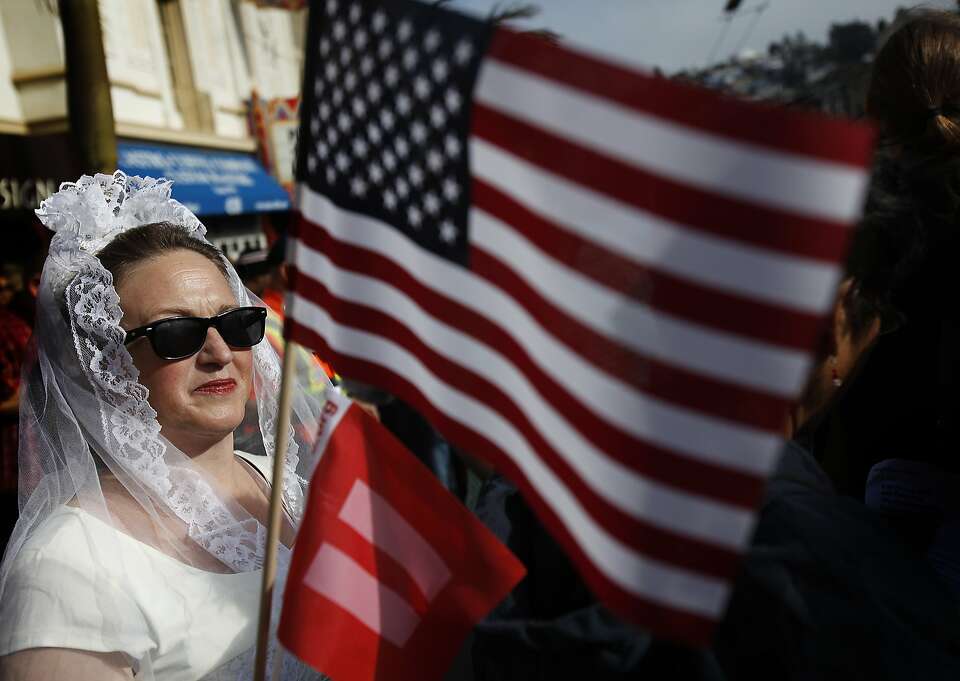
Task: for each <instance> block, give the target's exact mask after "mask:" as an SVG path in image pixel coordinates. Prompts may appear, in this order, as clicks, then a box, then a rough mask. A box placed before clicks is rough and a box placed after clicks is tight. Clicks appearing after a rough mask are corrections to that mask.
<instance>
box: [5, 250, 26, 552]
mask: <svg viewBox="0 0 960 681" xmlns="http://www.w3.org/2000/svg"><path fill="white" fill-rule="evenodd" d="M16 275H19V272H17V271H16V269H15V268H13V267H12V266H9V265H6V266H3V267H0V551H2V550H3V547H4V546H6V542H7V538H8V537H9V536H10V533H11V532H12V531H13V526H14V523H15V522H16V518H17V442H18V439H19V437H18V429H17V419H18V417H19V408H20V399H19V387H20V368H21V366H22V364H23V360H24V355H25V353H26V350H27V343H28V341H29V339H30V327H29V326H28V325H27V323H26V322H25V321H24V320H22V319H21V318H20V316H19V315H17V314H16V313H15V312H14V311H13V310H12V309H11V305H12V303H13V302H14V300H15V296H16V293H17V279H16Z"/></svg>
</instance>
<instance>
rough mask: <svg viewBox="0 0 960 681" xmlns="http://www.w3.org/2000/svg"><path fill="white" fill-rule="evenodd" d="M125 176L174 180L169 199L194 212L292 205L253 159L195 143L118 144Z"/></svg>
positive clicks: (261, 210) (229, 212)
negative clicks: (198, 145)
mask: <svg viewBox="0 0 960 681" xmlns="http://www.w3.org/2000/svg"><path fill="white" fill-rule="evenodd" d="M117 158H118V160H119V165H120V169H121V170H123V171H124V172H125V173H127V174H128V175H141V176H149V177H165V178H167V179H169V180H173V198H175V199H177V200H178V201H180V202H181V203H183V204H184V205H185V206H187V207H188V208H189V209H190V210H192V211H193V212H194V213H196V214H197V215H237V214H240V213H264V212H270V211H283V210H288V209H289V208H290V198H289V196H287V193H286V192H285V191H284V190H283V188H282V187H281V186H280V185H278V184H277V181H276V180H274V179H273V178H272V177H271V176H270V175H269V174H268V173H267V172H266V170H265V169H264V168H263V166H262V165H260V163H259V162H258V161H257V160H256V159H255V158H254V157H253V156H248V155H247V154H240V153H234V152H226V151H210V150H207V149H197V148H194V147H180V146H172V145H169V146H165V145H158V144H140V143H136V142H126V141H124V142H120V143H119V144H118V145H117Z"/></svg>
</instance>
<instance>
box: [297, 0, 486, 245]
mask: <svg viewBox="0 0 960 681" xmlns="http://www.w3.org/2000/svg"><path fill="white" fill-rule="evenodd" d="M321 7H322V9H323V16H324V21H323V22H322V23H321V24H320V28H319V31H318V32H317V35H315V36H312V38H311V41H310V50H311V55H310V58H311V59H313V60H315V61H314V63H313V64H312V67H311V66H308V73H312V74H314V78H313V84H312V88H309V89H308V90H307V91H306V92H305V98H304V114H303V116H302V120H303V121H304V123H303V126H304V127H303V129H302V130H301V144H300V161H301V163H300V168H299V170H300V179H301V180H303V181H305V182H306V183H307V184H308V185H309V186H310V187H311V188H312V189H314V190H315V191H317V192H320V193H322V194H324V195H325V196H327V197H328V198H330V199H331V200H333V201H334V202H335V203H337V204H338V205H340V206H341V207H343V208H347V209H349V210H354V211H358V212H362V213H365V214H367V215H369V216H371V217H375V218H378V219H380V220H382V221H383V222H385V223H387V224H390V225H392V226H393V227H395V228H396V229H398V230H400V231H402V232H403V233H405V234H406V235H407V236H409V237H410V238H411V239H413V240H414V241H416V242H417V243H418V244H419V245H420V246H422V247H424V248H426V249H428V250H430V251H432V252H434V253H436V254H438V255H442V256H444V257H446V258H449V259H452V260H455V261H458V262H461V263H464V264H465V263H466V261H467V256H468V249H467V210H468V207H469V205H470V168H469V162H468V145H467V136H468V133H469V125H470V100H471V93H472V90H473V86H474V84H475V81H476V77H477V71H478V68H479V64H480V60H481V57H482V55H483V52H484V50H485V48H486V45H487V41H488V36H489V27H488V26H487V25H486V24H483V23H481V22H478V21H474V20H472V19H469V18H466V17H460V16H456V15H451V14H449V13H443V12H437V11H434V10H433V9H432V8H430V7H427V6H425V5H422V4H420V3H414V2H396V3H390V4H389V6H387V7H375V8H374V7H370V6H368V5H364V4H363V3H360V2H343V1H342V0H328V1H326V2H323V3H322V4H321Z"/></svg>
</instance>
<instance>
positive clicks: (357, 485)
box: [303, 478, 451, 647]
mask: <svg viewBox="0 0 960 681" xmlns="http://www.w3.org/2000/svg"><path fill="white" fill-rule="evenodd" d="M338 517H339V519H340V520H341V521H343V522H344V523H345V524H346V525H348V526H349V527H351V528H352V529H354V530H355V531H356V532H357V533H358V534H359V535H360V536H361V537H363V538H364V539H366V540H367V541H368V542H369V543H370V544H372V545H373V546H374V547H375V548H377V549H379V550H380V551H382V552H383V553H385V554H387V555H388V556H390V557H391V558H393V559H394V560H395V561H396V562H397V564H399V565H401V566H403V568H404V570H405V571H406V572H407V574H408V576H409V577H410V579H411V580H413V582H414V583H415V584H416V585H417V587H418V588H419V589H420V592H421V593H422V594H423V595H424V597H425V598H426V600H427V602H430V601H432V600H433V599H434V598H435V597H436V595H437V594H438V593H439V592H440V591H441V589H443V587H444V586H446V585H447V583H448V582H449V581H450V579H451V572H450V569H449V567H448V566H447V564H446V563H445V562H444V561H443V559H442V558H441V557H440V555H439V554H438V553H437V552H436V551H435V550H434V548H433V546H431V545H430V543H429V542H428V541H427V540H426V539H424V538H423V536H422V535H421V534H420V533H419V532H417V531H416V530H415V529H414V528H413V526H412V525H411V524H410V523H409V522H407V520H406V519H405V518H404V517H403V516H402V515H401V514H400V513H399V512H398V511H397V510H396V509H395V508H394V507H393V506H391V505H390V503H389V502H388V501H387V500H386V499H384V498H383V497H382V496H380V495H379V494H377V493H376V492H374V491H373V490H372V489H370V487H368V486H367V484H366V483H365V482H364V481H363V480H360V479H359V478H358V479H357V480H356V481H355V482H354V483H353V487H352V488H351V490H350V493H349V494H348V495H347V498H346V500H345V501H344V503H343V506H342V507H341V508H340V512H339V514H338ZM303 583H304V584H305V585H306V586H307V587H308V588H310V589H312V590H313V591H315V592H317V593H318V594H320V595H322V596H324V597H325V598H328V599H329V600H330V601H332V602H333V603H336V604H337V605H338V606H340V607H341V608H343V609H344V610H346V611H347V612H348V613H350V614H351V615H353V616H354V617H356V618H357V620H359V621H360V622H362V623H363V624H364V625H365V626H366V627H367V628H369V629H370V630H371V631H373V632H374V633H375V634H377V635H379V636H381V637H383V638H384V639H386V640H387V641H390V642H391V643H393V644H394V645H396V646H397V647H403V646H404V644H406V642H407V640H408V639H409V638H410V636H411V635H412V634H413V632H414V631H415V630H416V628H417V625H418V624H419V623H420V615H419V614H418V613H417V611H416V610H415V609H414V607H413V605H412V604H411V603H409V602H408V601H407V600H406V599H405V598H404V597H403V596H402V595H400V594H399V593H397V592H396V591H394V590H393V589H391V588H390V587H389V586H387V585H386V584H383V583H382V582H381V581H380V580H379V579H378V578H377V577H376V575H373V574H371V573H370V572H369V571H368V570H367V569H366V568H365V567H363V566H362V565H361V564H360V563H358V562H357V561H356V560H354V559H353V558H351V557H350V556H349V555H348V554H346V553H344V552H343V551H342V550H340V549H339V548H338V547H336V546H334V545H333V544H330V543H327V542H324V543H323V544H322V545H321V546H320V550H319V551H317V555H316V557H315V558H314V559H313V561H312V563H311V564H310V567H309V568H308V569H307V571H306V573H305V575H304V579H303ZM344 584H349V585H350V588H349V589H344V588H343V586H344Z"/></svg>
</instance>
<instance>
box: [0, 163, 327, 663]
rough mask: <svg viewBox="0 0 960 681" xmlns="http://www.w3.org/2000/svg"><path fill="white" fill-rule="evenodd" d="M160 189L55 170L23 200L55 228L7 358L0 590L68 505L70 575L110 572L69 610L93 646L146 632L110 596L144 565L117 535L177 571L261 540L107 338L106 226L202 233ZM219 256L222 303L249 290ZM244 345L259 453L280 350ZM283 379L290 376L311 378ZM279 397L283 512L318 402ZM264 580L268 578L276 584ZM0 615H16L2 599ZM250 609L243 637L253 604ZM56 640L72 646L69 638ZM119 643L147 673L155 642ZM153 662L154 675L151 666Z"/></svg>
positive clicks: (121, 595)
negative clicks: (12, 397) (21, 339)
mask: <svg viewBox="0 0 960 681" xmlns="http://www.w3.org/2000/svg"><path fill="white" fill-rule="evenodd" d="M170 192H171V183H170V182H168V181H166V180H163V179H160V180H157V179H152V178H139V177H127V176H125V175H124V174H123V173H121V172H117V173H115V174H114V175H113V176H109V175H96V176H95V177H90V176H83V177H82V178H80V180H79V181H78V182H76V183H65V184H63V185H62V186H61V187H60V190H59V191H58V192H57V193H56V194H54V195H53V196H51V197H50V198H49V199H47V200H46V201H44V202H43V204H42V206H41V208H40V209H39V210H38V211H37V214H38V216H39V217H40V220H41V221H42V222H43V223H44V224H45V225H46V226H47V227H48V228H50V229H51V230H53V231H54V232H55V234H54V236H53V239H52V241H51V244H50V251H49V255H48V257H47V260H46V263H45V265H44V269H43V275H42V280H41V285H40V291H39V295H38V301H37V316H36V326H35V329H34V335H33V338H32V340H31V346H30V350H29V352H28V358H27V360H26V362H25V365H24V369H23V380H22V388H21V391H22V392H21V407H20V451H19V475H20V482H19V508H20V517H19V520H18V522H17V525H16V529H15V530H14V533H13V536H12V538H11V540H10V543H9V545H8V548H7V551H6V553H5V556H4V560H3V564H2V567H0V603H9V602H12V601H14V600H16V594H15V593H14V589H15V586H16V584H18V583H19V582H18V581H17V579H18V576H17V574H18V573H17V570H21V571H22V570H23V566H24V564H25V561H26V560H27V557H28V556H30V557H31V560H38V558H36V556H37V555H39V556H43V555H44V554H43V551H44V543H45V542H47V541H48V540H49V538H48V536H47V535H48V534H49V533H50V531H51V530H49V525H48V522H49V521H50V519H51V518H53V517H55V516H56V517H59V515H58V514H62V513H63V512H64V507H68V509H69V511H70V512H72V513H78V512H79V513H82V514H84V515H83V518H84V522H83V523H80V524H79V525H76V526H77V527H81V528H86V529H84V531H83V532H82V534H83V536H82V537H78V538H71V541H72V542H74V543H73V544H70V545H71V546H73V545H77V546H79V547H80V548H78V556H77V558H78V565H79V564H82V565H85V566H89V565H93V566H94V570H93V572H94V573H95V574H93V575H88V576H86V577H84V578H89V579H90V580H93V581H94V582H96V581H97V580H109V582H110V583H109V587H110V588H99V587H98V588H94V589H93V590H92V593H93V596H91V598H93V599H94V601H95V603H94V604H93V605H92V606H91V604H90V603H88V602H86V601H84V603H85V605H84V607H86V608H90V607H93V608H94V609H95V610H96V611H97V612H95V613H84V614H83V616H84V617H86V618H87V619H93V620H94V621H95V622H97V623H99V625H100V627H101V631H100V632H97V634H98V636H99V638H98V639H97V640H98V641H101V643H100V644H99V645H101V646H102V647H106V648H107V649H109V644H108V643H103V641H114V640H120V639H123V636H121V635H120V634H121V633H124V632H127V631H129V630H131V629H136V630H139V629H143V630H144V631H147V632H149V631H150V628H151V627H154V626H156V623H154V622H139V621H130V620H131V618H133V619H136V617H137V615H136V609H135V608H134V609H131V608H130V607H129V605H128V604H127V603H126V602H121V601H125V599H127V598H128V597H129V594H131V593H136V592H137V590H138V589H142V588H143V584H144V580H145V577H144V575H143V574H140V573H138V572H137V570H138V569H139V564H136V561H135V560H129V559H128V556H129V555H130V551H129V547H130V543H129V540H130V538H133V539H135V540H137V542H139V543H140V544H135V545H134V546H139V545H146V546H147V547H149V549H144V550H146V551H147V552H148V553H149V552H151V551H160V552H161V553H163V554H166V555H165V558H172V559H174V560H176V561H179V562H180V563H182V564H183V566H184V568H185V569H187V570H204V571H207V572H212V573H251V572H253V571H258V569H259V568H260V566H261V565H262V561H263V550H264V549H263V547H264V545H265V543H266V542H265V539H266V530H265V527H264V525H263V524H262V523H261V522H259V520H258V519H257V518H255V517H253V516H252V515H251V514H250V513H249V512H248V511H246V510H245V509H244V507H243V506H241V505H240V504H239V503H238V502H237V501H236V500H233V499H230V498H225V495H223V494H220V493H218V490H217V489H216V487H215V484H214V483H213V482H212V481H211V480H209V479H208V478H207V477H206V476H205V475H204V474H203V472H202V471H201V470H200V469H199V468H198V467H197V466H195V465H194V464H193V462H192V461H191V459H190V457H188V456H187V455H186V454H184V453H183V452H182V451H180V450H179V449H177V448H176V447H175V446H174V445H172V444H171V443H170V442H169V441H168V440H167V439H166V438H164V437H163V435H162V434H161V432H160V425H159V424H158V422H157V418H156V412H155V411H154V410H153V408H151V406H150V403H149V395H148V391H147V389H146V388H145V387H144V386H143V385H141V384H140V383H139V382H138V371H137V368H136V367H135V366H134V364H133V360H132V359H131V356H130V354H129V353H128V352H127V350H126V348H125V346H124V343H123V340H124V335H125V332H124V331H123V329H121V327H120V324H119V322H120V318H121V316H122V313H121V309H120V301H119V299H118V297H117V293H116V290H115V289H114V286H113V279H112V276H111V274H110V273H109V272H108V271H107V270H106V269H104V267H103V266H102V265H101V263H100V261H99V260H98V259H97V257H96V253H97V252H98V251H99V250H100V249H101V248H102V247H103V246H105V245H106V244H107V243H108V242H109V241H110V240H111V239H113V238H114V237H115V236H117V235H118V234H120V233H122V232H124V231H126V230H129V229H131V228H133V227H137V226H140V225H144V224H150V223H156V222H167V223H171V224H173V225H177V226H179V227H182V229H183V230H184V231H186V232H187V233H188V234H189V235H190V236H191V237H193V238H196V239H198V240H201V241H206V239H205V236H204V235H205V232H206V230H205V228H204V226H203V225H202V224H201V223H200V221H199V220H198V219H197V218H196V216H194V215H193V214H192V213H191V212H190V211H189V210H187V209H186V208H185V207H184V206H183V205H181V204H180V203H178V202H177V201H175V200H173V199H171V198H170ZM224 262H226V259H224ZM227 268H228V273H229V279H230V284H231V288H232V290H233V291H234V294H235V295H236V299H237V304H238V305H262V303H261V302H260V301H259V299H257V298H256V297H255V296H253V294H251V293H250V292H249V291H248V290H246V289H245V288H244V286H243V284H242V283H241V282H240V280H239V278H238V277H237V274H236V272H235V271H234V269H233V267H232V266H230V265H229V263H227ZM252 352H253V376H254V378H253V385H254V393H255V397H256V414H257V418H258V420H259V425H260V433H261V436H262V438H263V443H264V449H265V451H266V452H268V453H269V454H270V459H271V461H270V462H269V463H268V466H269V467H270V468H272V466H273V463H272V454H273V451H274V446H273V444H274V433H275V428H276V421H277V398H278V395H279V393H280V360H279V359H278V356H277V353H276V352H275V351H274V350H273V348H272V347H271V346H270V344H269V343H268V342H266V341H264V342H261V343H260V344H258V345H256V346H255V347H254V349H253V351H252ZM318 370H319V369H318ZM298 378H299V379H300V381H301V382H302V383H304V384H306V383H307V382H308V381H309V380H311V379H312V380H315V379H316V377H307V376H300V377H298ZM292 403H293V408H292V413H291V429H290V432H289V434H288V437H290V441H289V445H288V449H287V462H286V469H285V474H284V479H283V499H284V503H285V507H286V511H287V513H288V514H289V516H290V517H291V519H292V521H293V523H294V525H296V523H297V521H298V520H299V516H300V513H301V511H302V506H303V501H304V498H305V497H304V493H305V489H304V487H305V480H306V479H309V473H310V472H311V470H312V466H313V464H314V463H315V462H312V461H308V460H306V459H307V458H308V456H309V453H310V452H311V451H312V447H311V444H312V443H311V439H312V437H313V434H314V427H315V424H316V417H317V415H318V414H319V413H320V409H321V407H322V404H321V402H320V400H319V399H318V398H317V397H316V395H311V394H309V393H308V391H306V390H300V389H299V387H298V389H297V390H295V393H294V398H293V401H292ZM91 517H92V518H91ZM91 527H93V528H95V529H96V528H99V529H96V531H91V530H90V529H89V528H91ZM104 528H109V530H110V531H102V530H103V529H104ZM78 542H79V543H78ZM37 552H39V553H37ZM87 553H89V555H87ZM280 554H281V555H280V560H279V565H280V567H279V570H278V571H279V573H280V575H281V576H282V575H283V574H285V566H286V563H287V557H288V554H289V550H288V549H287V548H286V547H284V546H281V547H280ZM128 563H129V564H128ZM37 565H40V568H42V564H40V563H38V564H37ZM40 568H38V569H40ZM77 569H81V568H79V567H78V568H77ZM228 576H229V575H228ZM161 578H163V577H162V576H160V575H158V576H157V579H161ZM250 584H252V585H254V586H253V587H252V588H254V589H258V588H259V579H251V580H250ZM280 586H281V584H280V583H279V582H278V588H277V589H276V594H277V595H279V594H280V592H281V591H282V589H281V588H279V587H280ZM171 588H172V589H173V590H174V593H176V588H177V585H176V584H170V583H169V580H168V582H165V583H164V589H165V591H164V593H170V589H171ZM8 592H9V593H8ZM191 597H192V596H191V595H190V594H187V593H184V594H183V599H184V603H185V605H184V606H183V617H185V618H186V619H187V620H188V621H189V619H190V617H191V615H190V614H189V610H190V607H191V606H190V603H189V602H188V600H189V598H191ZM254 601H255V598H254ZM277 602H278V601H277ZM24 607H29V604H28V605H27V606H24ZM67 607H70V606H69V605H68V606H67ZM131 612H132V613H133V614H131ZM0 617H13V618H17V617H19V615H18V612H17V611H16V610H14V611H10V612H7V609H5V610H4V611H3V613H2V614H0ZM144 617H147V615H144ZM253 620H254V623H253V634H254V636H255V629H256V611H255V610H254V612H253ZM275 620H276V618H274V623H275ZM201 624H202V623H201ZM17 626H18V623H17V622H10V621H2V622H0V639H3V640H5V637H8V636H11V635H20V634H18V633H17V632H16V627H17ZM94 628H96V627H94ZM138 628H139V629H138ZM11 632H13V633H11ZM114 634H117V635H116V636H114ZM124 635H126V634H125V633H124ZM146 638H147V639H149V635H147V636H146ZM41 640H45V639H41ZM250 641H251V645H252V641H253V639H250ZM0 643H2V640H0ZM47 645H49V644H47ZM64 647H75V648H81V649H85V648H84V646H83V645H82V644H81V645H75V646H71V645H65V646H64ZM132 648H133V649H130V650H123V651H121V652H123V653H124V654H125V655H126V656H127V658H128V659H129V660H130V663H131V665H132V666H133V668H134V669H135V671H136V672H137V678H138V679H141V678H151V677H152V676H153V670H152V663H151V659H152V656H154V655H155V654H156V652H157V651H155V650H151V644H150V642H149V641H147V642H145V643H143V644H142V645H141V646H140V647H139V648H138V646H137V645H133V646H132ZM286 657H287V658H289V656H286ZM251 664H252V648H249V647H243V649H242V650H241V651H239V654H237V655H235V656H233V657H232V658H231V659H230V660H229V664H226V665H224V666H223V667H222V668H219V669H217V670H209V671H210V672H212V673H213V674H212V675H211V676H210V678H214V677H216V678H250V665H251ZM307 674H308V673H307V671H306V670H304V669H302V668H299V667H298V666H297V665H296V664H295V663H293V662H292V660H285V662H284V674H283V677H284V678H298V677H300V676H301V675H307ZM156 675H157V678H161V677H162V674H161V673H160V672H157V674H156ZM178 678H181V677H178ZM184 678H185V677H184Z"/></svg>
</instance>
